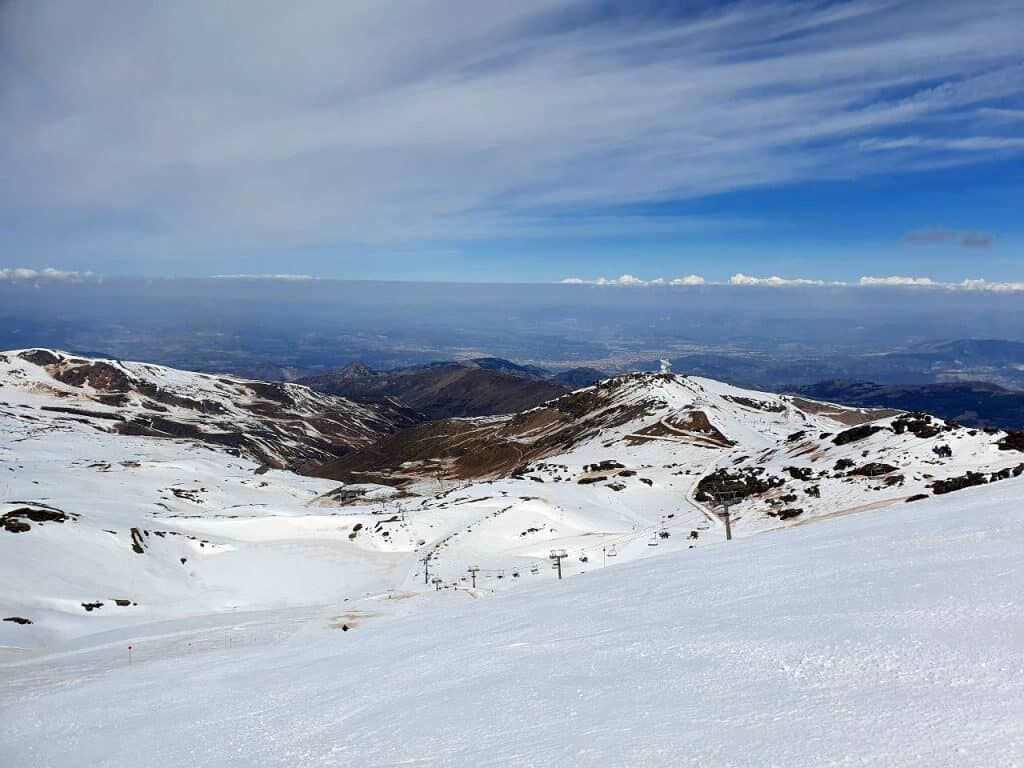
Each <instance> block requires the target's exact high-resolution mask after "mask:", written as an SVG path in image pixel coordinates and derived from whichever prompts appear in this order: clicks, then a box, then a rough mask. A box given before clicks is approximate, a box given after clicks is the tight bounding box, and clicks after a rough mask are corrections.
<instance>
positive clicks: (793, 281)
mask: <svg viewBox="0 0 1024 768" xmlns="http://www.w3.org/2000/svg"><path fill="white" fill-rule="evenodd" d="M561 282H562V283H563V284H564V285H608V286H628V287H645V286H662V285H668V286H701V285H716V286H723V285H725V286H734V287H750V286H761V287H765V286H767V287H772V288H785V287H798V288H807V287H811V288H818V287H820V288H825V287H830V288H943V289H946V290H951V291H993V292H996V293H1017V292H1021V291H1024V282H1019V283H1007V282H992V281H989V280H984V279H981V278H968V279H966V280H961V281H960V282H958V283H950V282H943V281H941V280H933V279H932V278H930V277H908V276H904V275H888V276H886V277H873V276H870V275H864V276H862V277H861V278H860V279H859V280H857V281H855V282H847V281H845V280H818V279H815V278H808V277H793V278H786V277H778V276H777V275H773V276H771V277H754V276H752V275H745V274H743V273H742V272H737V273H736V274H735V275H733V276H732V277H730V278H729V280H728V281H726V282H716V281H711V280H705V279H704V278H703V277H702V276H700V275H687V276H686V277H676V278H673V279H671V280H665V279H664V278H662V277H656V278H654V279H653V280H644V279H643V278H639V277H636V276H635V275H629V274H626V275H622V276H620V277H613V278H607V277H598V278H597V279H595V280H584V279H583V278H581V277H567V278H565V279H564V280H562V281H561Z"/></svg>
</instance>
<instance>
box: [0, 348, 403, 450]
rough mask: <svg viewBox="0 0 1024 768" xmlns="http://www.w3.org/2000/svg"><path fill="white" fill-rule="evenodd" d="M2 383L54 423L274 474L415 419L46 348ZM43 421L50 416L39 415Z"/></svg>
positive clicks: (304, 391) (27, 356)
mask: <svg viewBox="0 0 1024 768" xmlns="http://www.w3.org/2000/svg"><path fill="white" fill-rule="evenodd" d="M0 385H2V386H3V388H4V391H5V393H9V392H17V393H19V394H20V395H22V396H23V401H22V402H20V403H19V404H18V414H19V415H20V416H21V417H23V418H33V417H32V416H31V415H30V412H31V410H32V409H33V408H35V409H38V410H39V411H45V412H47V416H46V418H48V419H54V420H56V421H58V422H59V421H60V420H62V419H64V420H76V421H86V422H89V423H92V424H94V425H95V426H96V428H97V429H102V430H105V431H111V432H117V433H120V434H125V435H136V436H140V435H141V436H152V437H164V438H177V439H186V440H192V441H195V442H199V443H203V444H207V445H212V446H217V447H220V448H227V449H230V450H232V451H234V452H237V453H238V454H239V455H245V456H248V457H250V458H253V459H254V460H257V461H261V462H263V463H266V464H269V465H271V466H275V467H284V466H299V465H302V464H305V463H308V462H324V461H328V460H330V459H332V458H335V457H337V456H340V455H342V454H344V453H345V452H347V451H348V450H350V449H352V448H355V447H361V446H365V445H368V444H369V443H371V442H373V441H374V440H375V439H376V438H378V437H379V436H380V435H382V434H385V433H388V432H391V431H394V430H395V429H396V428H398V427H401V426H406V425H408V424H411V423H413V421H415V417H414V415H413V414H411V413H410V412H408V411H406V410H403V409H401V408H399V407H397V406H393V405H383V404H382V405H366V404H359V403H354V402H352V401H350V400H347V399H344V398H341V397H336V396H332V395H325V394H321V393H317V392H313V391H312V390H310V389H308V388H307V387H303V386H298V385H295V384H280V383H267V382H259V381H246V380H244V379H237V378H233V377H229V376H213V375H209V374H202V373H190V372H186V371H178V370H174V369H172V368H164V367H162V366H158V365H149V364H145V363H127V362H122V361H118V360H96V359H89V358H82V357H76V356H73V355H68V354H66V353H63V352H56V351H53V350H46V349H29V350H23V351H16V352H8V353H4V354H2V355H0ZM36 418H38V420H39V421H40V422H41V423H42V422H43V421H44V419H43V417H42V416H39V417H36Z"/></svg>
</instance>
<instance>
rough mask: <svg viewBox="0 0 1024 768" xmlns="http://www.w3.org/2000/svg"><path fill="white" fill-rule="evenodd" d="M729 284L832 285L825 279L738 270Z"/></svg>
mask: <svg viewBox="0 0 1024 768" xmlns="http://www.w3.org/2000/svg"><path fill="white" fill-rule="evenodd" d="M729 285H771V286H789V285H804V286H820V285H830V283H826V282H825V281H824V280H812V279H810V278H806V277H795V278H784V277H777V276H774V275H773V276H772V277H751V276H750V275H744V274H743V273H742V272H737V273H736V274H735V275H733V276H732V277H730V278H729ZM831 285H842V283H831Z"/></svg>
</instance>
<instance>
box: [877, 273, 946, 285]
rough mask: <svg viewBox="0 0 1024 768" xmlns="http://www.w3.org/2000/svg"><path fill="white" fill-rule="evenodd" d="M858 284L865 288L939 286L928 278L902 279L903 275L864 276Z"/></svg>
mask: <svg viewBox="0 0 1024 768" xmlns="http://www.w3.org/2000/svg"><path fill="white" fill-rule="evenodd" d="M859 284H860V285H862V286H865V287H873V286H904V287H906V286H925V287H934V286H939V285H941V284H940V283H936V282H935V281H934V280H932V279H931V278H930V277H904V276H903V275H889V276H888V277H870V276H864V277H862V278H861V279H860V281H859Z"/></svg>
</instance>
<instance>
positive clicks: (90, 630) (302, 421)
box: [0, 350, 1024, 648]
mask: <svg viewBox="0 0 1024 768" xmlns="http://www.w3.org/2000/svg"><path fill="white" fill-rule="evenodd" d="M391 416H392V415H391V414H388V413H386V412H384V411H381V410H375V409H373V408H371V407H369V406H363V405H357V404H354V403H351V402H350V401H347V400H344V399H341V398H333V397H329V396H322V395H317V394H315V393H312V392H310V391H309V390H306V389H304V388H302V387H296V386H291V385H280V384H261V383H259V382H247V381H241V380H237V379H231V378H228V377H219V376H208V375H204V374H193V373H186V372H182V371H173V370H169V369H166V368H160V367H158V366H149V365H145V364H139V363H119V362H113V361H95V360H87V359H83V358H76V357H73V356H70V355H66V354H63V353H59V352H54V351H49V350H30V351H22V352H10V353H5V354H4V355H3V356H2V360H0V434H2V436H3V437H2V442H0V493H2V496H0V502H2V503H0V521H2V525H0V583H2V584H3V585H4V586H3V589H0V619H11V621H5V622H0V646H8V647H11V648H38V647H47V646H48V647H56V646H60V645H61V644H63V643H67V642H70V641H71V640H72V639H74V638H76V637H80V636H84V635H90V634H95V633H100V632H105V631H113V630H120V629H123V628H125V627H131V626H136V627H138V626H142V625H146V624H148V623H151V622H155V621H161V620H167V619H175V620H180V619H181V618H183V617H199V616H209V615H216V614H220V613H224V612H229V611H241V610H266V609H271V608H277V607H283V606H289V607H297V606H317V605H328V604H334V605H337V604H343V603H345V602H346V601H348V602H354V601H358V600H361V599H365V597H366V595H367V593H370V594H390V595H393V596H394V595H408V596H412V595H419V594H421V593H423V592H426V591H433V590H434V589H435V588H442V589H451V590H453V591H454V590H456V589H461V590H465V589H469V590H470V592H471V593H472V594H474V595H477V596H480V597H484V596H487V595H491V594H493V593H495V592H499V591H503V590H506V589H509V588H512V587H514V586H517V585H520V584H527V583H537V582H543V581H549V580H551V579H553V578H556V575H555V572H554V571H552V569H551V567H550V565H551V560H550V554H551V552H552V550H553V549H554V550H565V552H566V555H567V556H566V557H565V558H563V559H562V561H561V566H562V571H563V574H564V575H566V576H572V575H576V574H580V573H585V572H590V571H593V570H595V569H598V568H603V567H606V566H610V565H614V564H616V563H622V562H625V561H628V560H635V559H640V558H647V557H650V556H653V555H657V554H662V553H666V552H679V553H682V556H684V557H685V556H686V553H690V552H691V550H696V549H699V548H701V547H703V546H704V545H706V544H709V543H717V542H720V541H721V540H722V539H723V536H724V530H723V519H722V514H721V512H722V509H721V507H720V506H719V504H720V502H722V501H723V500H724V501H729V502H732V503H733V506H732V507H731V523H732V531H733V533H734V535H735V536H736V537H737V538H742V537H746V536H749V535H751V534H754V533H758V532H761V531H765V530H769V529H774V528H780V527H792V526H798V525H801V524H803V523H805V522H808V521H812V520H815V519H821V518H825V517H834V516H839V515H846V514H850V513H854V512H858V511H864V510H867V509H873V508H880V507H889V508H892V509H899V508H902V507H905V503H906V502H907V501H920V500H922V499H924V498H927V497H929V496H932V495H935V494H938V495H942V494H943V493H946V492H948V491H951V490H955V489H958V488H960V487H963V486H969V485H978V484H988V483H991V482H1002V481H1004V480H1006V479H1008V478H1012V477H1013V476H1015V475H1017V474H1019V473H1020V472H1021V467H1022V461H1024V456H1022V455H1021V453H1020V452H1019V450H1015V447H1019V442H1018V441H1017V440H1015V439H1013V438H1012V437H1009V436H1007V435H1005V434H1003V433H986V432H982V431H978V430H970V429H964V428H960V427H956V426H954V425H950V424H946V423H945V422H942V421H939V420H936V419H932V418H929V417H927V416H923V415H908V414H897V413H894V412H883V411H866V410H859V409H850V408H842V407H839V406H834V405H829V404H824V403H817V402H814V401H809V400H803V399H799V398H790V397H780V396H776V395H768V394H764V393H758V392H751V391H747V390H741V389H736V388H734V387H730V386H728V385H724V384H721V383H719V382H714V381H710V380H706V379H699V378H691V377H685V376H674V375H665V374H635V375H630V376H625V377H618V378H615V379H610V380H607V381H605V382H602V383H600V384H598V385H596V386H594V387H590V388H586V389H582V390H578V391H577V392H574V393H571V394H568V395H565V396H563V397H560V398H557V399H555V400H553V401H551V402H549V403H547V404H546V405H544V406H542V407H540V408H535V409H532V410H530V411H526V412H523V413H521V414H516V415H513V416H509V417H488V418H480V419H454V420H446V421H440V422H431V423H428V424H423V425H418V426H415V427H412V428H409V429H404V430H400V431H398V432H396V433H394V434H391V435H385V436H384V437H383V438H378V439H377V440H376V441H374V437H375V436H378V435H379V434H380V433H387V432H388V431H391V430H394V429H395V427H396V421H395V420H393V419H391ZM345 451H348V453H345ZM339 454H340V455H341V458H338V459H335V458H334V457H336V456H338V455H339ZM317 458H319V459H320V460H322V461H326V464H324V465H323V467H322V468H321V469H320V470H318V474H320V475H322V477H309V476H302V475H297V474H294V473H293V472H290V471H285V470H279V469H271V468H270V465H278V466H281V465H285V464H296V463H300V462H303V461H309V460H312V459H317ZM328 459H330V460H328ZM339 479H340V480H343V481H345V482H344V483H343V484H341V485H339ZM57 564H59V566H58V565H57ZM471 565H472V566H478V568H479V570H477V571H476V572H475V574H471V573H469V571H468V569H469V566H471ZM474 582H475V585H474Z"/></svg>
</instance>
